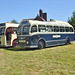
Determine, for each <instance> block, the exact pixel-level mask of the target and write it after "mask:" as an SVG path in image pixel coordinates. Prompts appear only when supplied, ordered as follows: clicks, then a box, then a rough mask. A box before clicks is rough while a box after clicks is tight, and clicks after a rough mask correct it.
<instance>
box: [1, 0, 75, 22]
mask: <svg viewBox="0 0 75 75" xmlns="http://www.w3.org/2000/svg"><path fill="white" fill-rule="evenodd" d="M39 9H42V10H43V12H47V14H48V17H47V19H48V21H49V20H50V19H54V20H60V21H65V22H66V21H67V20H68V17H71V16H72V13H73V11H75V0H0V23H3V22H11V20H13V19H15V20H17V21H18V22H21V20H22V19H29V18H35V17H36V15H37V14H39Z"/></svg>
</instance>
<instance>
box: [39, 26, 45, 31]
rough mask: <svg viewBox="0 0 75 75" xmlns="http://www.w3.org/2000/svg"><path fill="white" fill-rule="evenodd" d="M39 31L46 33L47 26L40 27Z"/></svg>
mask: <svg viewBox="0 0 75 75" xmlns="http://www.w3.org/2000/svg"><path fill="white" fill-rule="evenodd" d="M38 30H39V32H46V27H45V25H38Z"/></svg>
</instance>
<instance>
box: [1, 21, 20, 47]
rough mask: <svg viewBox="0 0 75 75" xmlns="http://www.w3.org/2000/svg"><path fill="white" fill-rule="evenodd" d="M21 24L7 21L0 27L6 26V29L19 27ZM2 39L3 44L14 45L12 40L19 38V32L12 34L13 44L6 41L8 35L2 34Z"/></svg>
mask: <svg viewBox="0 0 75 75" xmlns="http://www.w3.org/2000/svg"><path fill="white" fill-rule="evenodd" d="M18 26H19V24H15V23H10V22H6V23H5V26H0V27H5V31H6V29H7V28H8V27H18ZM0 37H1V39H0V41H1V46H12V42H13V40H14V39H17V34H11V44H10V45H7V43H6V35H3V36H2V35H0Z"/></svg>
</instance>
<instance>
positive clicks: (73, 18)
mask: <svg viewBox="0 0 75 75" xmlns="http://www.w3.org/2000/svg"><path fill="white" fill-rule="evenodd" d="M72 14H73V15H72V16H71V18H68V23H70V24H71V25H72V26H73V27H74V29H75V11H74V12H73V13H72Z"/></svg>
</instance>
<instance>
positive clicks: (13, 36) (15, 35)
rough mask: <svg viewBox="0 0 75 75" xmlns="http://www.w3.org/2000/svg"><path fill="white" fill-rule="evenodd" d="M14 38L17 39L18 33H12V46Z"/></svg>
mask: <svg viewBox="0 0 75 75" xmlns="http://www.w3.org/2000/svg"><path fill="white" fill-rule="evenodd" d="M14 39H17V34H11V46H12V43H13V40H14Z"/></svg>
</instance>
